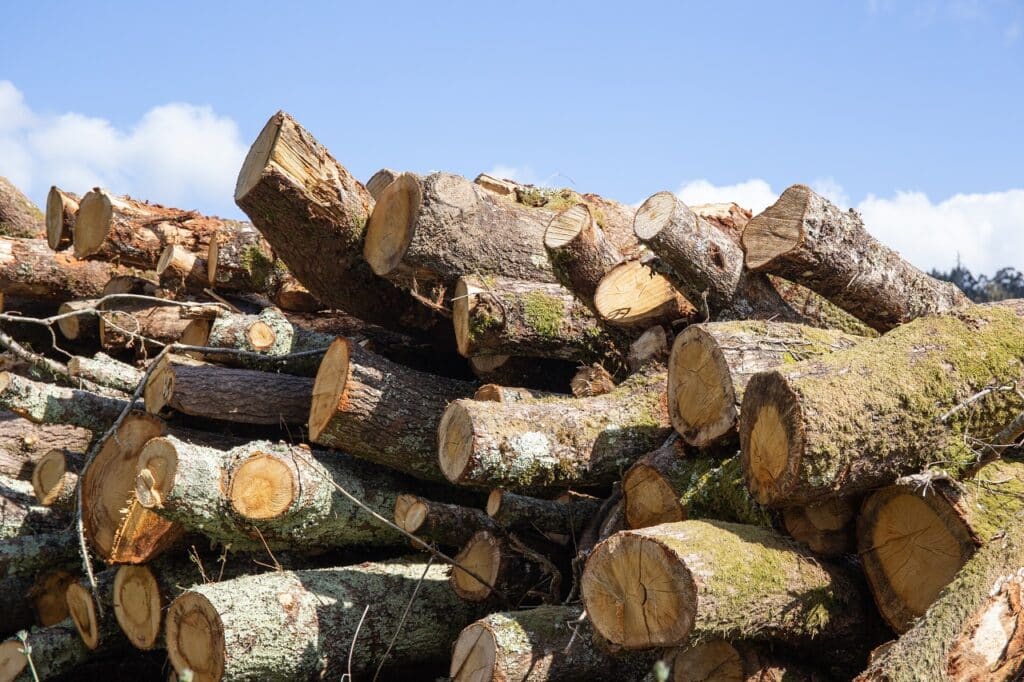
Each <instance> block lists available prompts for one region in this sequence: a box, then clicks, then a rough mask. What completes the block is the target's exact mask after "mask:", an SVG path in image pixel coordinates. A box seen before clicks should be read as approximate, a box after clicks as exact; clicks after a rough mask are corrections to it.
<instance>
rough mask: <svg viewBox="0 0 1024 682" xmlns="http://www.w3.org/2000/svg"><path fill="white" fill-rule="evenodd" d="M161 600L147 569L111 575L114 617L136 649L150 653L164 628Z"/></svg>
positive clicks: (123, 568)
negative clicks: (161, 627) (162, 627)
mask: <svg viewBox="0 0 1024 682" xmlns="http://www.w3.org/2000/svg"><path fill="white" fill-rule="evenodd" d="M162 609H163V598H162V595H161V593H160V585H159V583H158V582H157V579H156V576H155V575H153V571H152V570H151V569H150V568H149V567H148V566H121V567H120V568H118V569H117V573H115V574H114V617H115V618H117V623H118V625H120V626H121V630H123V631H124V633H125V634H126V635H127V636H128V640H129V641H130V642H131V643H132V645H133V646H135V647H136V648H138V649H152V648H153V647H154V646H155V645H156V642H157V639H158V638H159V637H160V626H161V625H162V624H163V610H162Z"/></svg>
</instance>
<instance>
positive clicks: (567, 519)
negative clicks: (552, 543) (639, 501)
mask: <svg viewBox="0 0 1024 682" xmlns="http://www.w3.org/2000/svg"><path fill="white" fill-rule="evenodd" d="M600 506H601V500H599V499H597V498H596V497H590V496H589V495H567V496H559V497H558V498H556V499H554V500H542V499H539V498H536V497H527V496H526V495H516V494H515V493H510V492H508V491H507V490H501V489H496V490H492V491H491V494H490V495H489V496H488V497H487V515H488V516H490V517H491V518H492V519H494V520H495V521H497V522H498V523H499V524H501V525H502V526H504V527H506V528H533V529H536V530H539V531H541V532H542V533H556V534H558V535H562V536H569V537H576V536H578V535H579V534H580V533H581V532H582V531H583V527H584V526H585V525H586V524H587V523H589V522H590V520H591V519H592V518H593V517H594V515H595V514H597V511H598V509H599V508H600Z"/></svg>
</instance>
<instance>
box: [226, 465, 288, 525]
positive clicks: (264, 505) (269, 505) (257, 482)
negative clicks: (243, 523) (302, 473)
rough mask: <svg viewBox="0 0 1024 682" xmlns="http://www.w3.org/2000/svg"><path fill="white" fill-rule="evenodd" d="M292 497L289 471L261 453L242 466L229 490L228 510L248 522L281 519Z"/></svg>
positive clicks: (232, 479) (232, 477) (233, 477)
mask: <svg viewBox="0 0 1024 682" xmlns="http://www.w3.org/2000/svg"><path fill="white" fill-rule="evenodd" d="M295 493H296V490H295V481H294V477H293V476H292V470H291V469H290V468H289V467H288V465H287V464H285V463H284V462H282V461H281V460H280V459H278V458H277V457H274V456H273V455H269V454H267V453H264V452H256V453H254V454H253V455H252V456H251V457H249V458H248V459H246V460H245V461H244V462H242V464H240V465H239V466H238V468H237V469H236V470H235V472H234V474H233V475H232V476H231V483H230V484H229V486H228V496H229V498H230V499H231V506H232V507H233V508H234V510H235V511H236V512H238V513H239V514H240V515H242V516H243V517H245V518H247V519H273V518H276V517H278V516H280V515H281V514H283V513H284V512H286V511H288V509H290V508H291V506H292V502H294V501H295Z"/></svg>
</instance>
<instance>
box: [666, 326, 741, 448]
mask: <svg viewBox="0 0 1024 682" xmlns="http://www.w3.org/2000/svg"><path fill="white" fill-rule="evenodd" d="M668 412H669V417H670V418H671V419H672V426H673V427H674V428H675V430H676V431H678V432H679V434H680V435H682V437H683V440H685V441H686V442H687V443H689V444H690V445H694V446H697V447H704V446H706V445H709V444H711V443H714V442H715V441H716V440H718V439H720V438H722V437H723V436H725V435H726V434H728V433H729V432H730V431H732V430H733V429H734V428H735V425H736V419H737V417H738V416H739V410H738V409H737V407H736V392H735V390H734V388H733V382H732V373H731V371H730V370H729V365H728V363H726V361H725V357H724V356H723V354H722V351H721V349H720V348H719V347H718V345H717V344H716V343H715V341H714V338H713V337H711V336H710V335H709V334H707V333H706V332H704V331H703V330H701V329H700V327H688V328H687V329H685V330H683V332H682V333H680V334H679V336H677V337H676V340H675V342H674V343H673V344H672V353H671V355H670V356H669V361H668Z"/></svg>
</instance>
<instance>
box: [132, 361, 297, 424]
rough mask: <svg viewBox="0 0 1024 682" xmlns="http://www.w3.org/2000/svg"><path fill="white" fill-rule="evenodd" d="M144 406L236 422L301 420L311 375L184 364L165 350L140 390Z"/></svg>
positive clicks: (157, 411)
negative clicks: (168, 354)
mask: <svg viewBox="0 0 1024 682" xmlns="http://www.w3.org/2000/svg"><path fill="white" fill-rule="evenodd" d="M143 396H144V398H145V404H146V411H147V412H150V413H152V414H158V413H159V412H160V411H161V410H163V409H164V408H165V407H170V408H171V409H173V410H176V411H178V412H181V413H183V414H189V415H192V416H194V417H205V418H208V419H216V420H219V421H229V422H236V423H240V424H269V425H271V426H280V425H283V424H305V423H306V420H307V419H308V418H309V406H310V402H311V401H312V399H313V380H312V379H309V378H307V377H296V376H291V375H288V374H276V373H273V372H259V371H256V370H251V369H237V368H234V367H218V366H217V365H205V364H201V365H195V364H182V363H181V362H180V359H179V360H175V359H173V358H171V356H167V355H165V356H163V357H162V358H161V359H160V365H159V366H157V367H156V368H155V369H153V371H152V373H151V374H150V375H149V380H148V381H147V382H146V388H145V390H144V392H143Z"/></svg>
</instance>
